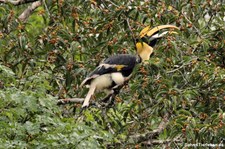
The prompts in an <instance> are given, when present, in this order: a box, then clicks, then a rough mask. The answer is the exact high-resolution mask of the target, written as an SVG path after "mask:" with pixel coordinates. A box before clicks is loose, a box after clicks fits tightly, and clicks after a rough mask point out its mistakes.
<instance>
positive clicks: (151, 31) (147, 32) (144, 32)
mask: <svg viewBox="0 0 225 149" xmlns="http://www.w3.org/2000/svg"><path fill="white" fill-rule="evenodd" d="M167 28H169V29H177V30H179V28H178V27H176V26H174V25H160V26H156V27H154V28H153V29H151V28H150V26H147V27H145V28H144V29H143V30H141V32H140V34H139V36H140V38H142V37H144V36H145V35H147V36H148V37H151V36H152V35H154V34H155V33H156V32H158V31H159V30H161V29H167ZM173 33H174V32H173ZM175 33H176V32H175Z"/></svg>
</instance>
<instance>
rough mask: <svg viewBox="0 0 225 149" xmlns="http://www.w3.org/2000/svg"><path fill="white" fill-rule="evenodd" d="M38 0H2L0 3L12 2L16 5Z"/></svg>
mask: <svg viewBox="0 0 225 149" xmlns="http://www.w3.org/2000/svg"><path fill="white" fill-rule="evenodd" d="M36 1H38V0H0V3H5V4H6V3H11V4H13V5H15V6H18V5H22V4H26V3H32V2H36Z"/></svg>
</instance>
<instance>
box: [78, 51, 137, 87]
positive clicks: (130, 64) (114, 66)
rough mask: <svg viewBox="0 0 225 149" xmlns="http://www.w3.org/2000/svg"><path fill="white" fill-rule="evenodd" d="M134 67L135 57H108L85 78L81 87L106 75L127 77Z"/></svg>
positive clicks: (121, 55) (125, 55)
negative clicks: (120, 74)
mask: <svg viewBox="0 0 225 149" xmlns="http://www.w3.org/2000/svg"><path fill="white" fill-rule="evenodd" d="M135 65H136V56H134V55H128V54H120V55H115V56H112V57H109V58H107V59H106V60H105V61H103V63H101V64H100V65H99V66H98V67H96V68H95V69H94V71H92V72H91V73H90V74H89V75H88V76H87V78H86V79H85V80H84V81H83V82H82V83H81V86H83V85H85V84H89V83H90V81H91V80H92V79H94V78H96V77H98V76H100V75H104V74H107V73H113V72H121V73H122V74H123V75H125V76H128V75H130V74H131V72H132V70H133V68H134V66H135Z"/></svg>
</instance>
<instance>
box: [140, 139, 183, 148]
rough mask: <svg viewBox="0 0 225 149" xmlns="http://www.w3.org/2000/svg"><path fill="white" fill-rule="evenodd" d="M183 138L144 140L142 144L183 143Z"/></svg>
mask: <svg viewBox="0 0 225 149" xmlns="http://www.w3.org/2000/svg"><path fill="white" fill-rule="evenodd" d="M181 142H182V140H178V139H177V140H173V139H167V140H155V139H154V140H148V141H145V142H142V143H141V144H143V145H147V146H152V145H161V144H169V143H181Z"/></svg>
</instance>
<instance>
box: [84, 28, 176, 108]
mask: <svg viewBox="0 0 225 149" xmlns="http://www.w3.org/2000/svg"><path fill="white" fill-rule="evenodd" d="M163 29H179V28H177V27H176V26H173V25H161V26H157V27H154V28H153V29H150V26H148V27H145V28H144V29H143V30H142V31H141V32H140V34H139V39H138V40H139V41H138V42H136V50H137V54H136V55H130V54H118V55H113V56H111V57H109V58H107V59H105V60H104V61H103V62H102V63H101V64H100V65H99V66H98V67H96V68H95V69H94V71H92V72H91V73H90V74H89V75H88V76H87V78H86V79H85V80H84V81H83V82H82V83H81V86H83V85H88V86H89V91H88V93H87V96H86V98H85V100H84V102H83V105H82V108H84V107H87V106H89V101H90V99H91V96H92V95H93V94H94V92H95V91H104V92H105V93H106V94H107V95H106V97H110V96H111V95H113V94H114V92H115V90H116V89H118V88H121V86H123V84H124V83H125V82H126V81H128V80H129V79H130V77H131V74H132V71H133V69H134V67H135V66H136V65H137V64H139V63H141V62H144V61H146V60H149V58H150V55H151V54H152V52H153V48H152V47H153V46H154V45H155V44H156V41H157V40H158V39H160V38H162V37H163V36H164V35H166V34H167V33H169V32H171V33H174V32H172V31H168V30H167V31H164V32H162V33H159V31H161V30H163ZM146 37H147V38H146ZM146 41H147V42H146Z"/></svg>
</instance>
